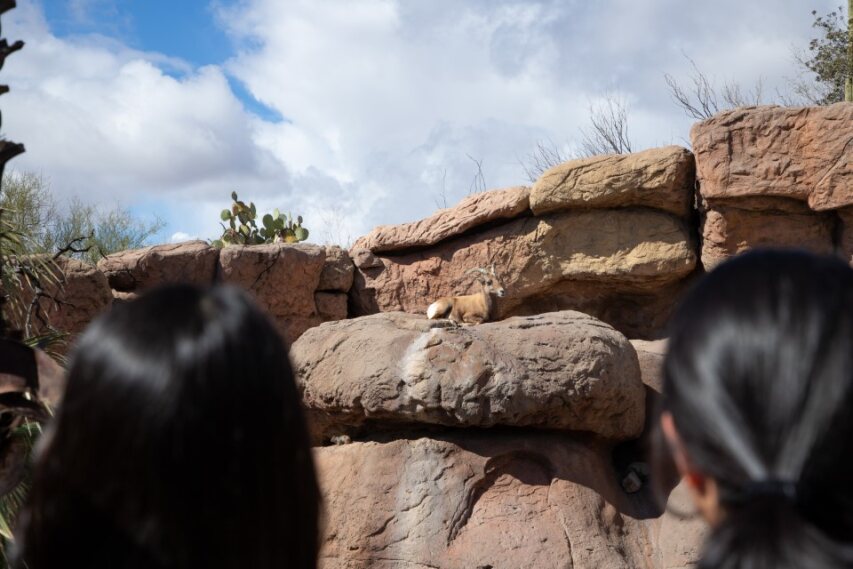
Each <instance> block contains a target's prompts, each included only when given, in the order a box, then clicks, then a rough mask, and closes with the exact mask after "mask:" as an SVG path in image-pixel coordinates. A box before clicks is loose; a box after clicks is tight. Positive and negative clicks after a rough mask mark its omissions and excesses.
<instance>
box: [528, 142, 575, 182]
mask: <svg viewBox="0 0 853 569" xmlns="http://www.w3.org/2000/svg"><path fill="white" fill-rule="evenodd" d="M568 159H569V156H567V155H565V154H563V152H561V151H560V149H559V148H558V147H557V145H556V144H554V142H553V141H551V140H548V141H547V142H545V141H542V140H540V141H539V142H537V143H536V148H534V149H533V152H531V153H530V154H528V155H527V157H526V159H525V160H519V163H520V164H521V167H522V168H524V174H525V175H526V176H527V180H528V181H529V182H530V183H531V184H532V183H534V182H535V181H536V180H538V179H539V177H540V176H541V175H542V174H544V173H545V171H546V170H549V169H551V168H553V167H554V166H556V165H557V164H562V163H563V162H565V161H566V160H568Z"/></svg>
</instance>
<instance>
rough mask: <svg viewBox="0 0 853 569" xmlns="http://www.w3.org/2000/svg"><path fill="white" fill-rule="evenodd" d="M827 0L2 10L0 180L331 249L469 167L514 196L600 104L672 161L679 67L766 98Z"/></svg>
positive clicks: (468, 185) (458, 185)
mask: <svg viewBox="0 0 853 569" xmlns="http://www.w3.org/2000/svg"><path fill="white" fill-rule="evenodd" d="M144 2H149V4H148V5H147V10H148V13H146V14H142V13H141V11H140V10H141V9H140V6H142V5H144ZM185 2H188V3H187V4H185ZM60 3H61V5H60ZM141 3H142V4H141ZM838 3H839V0H820V1H818V0H813V1H809V0H749V1H744V0H714V1H713V2H685V1H684V0H600V1H593V0H562V1H557V0H538V1H534V0H287V1H285V0H230V1H228V0H220V1H216V2H202V1H201V0H192V1H190V0H181V2H180V3H179V2H172V4H178V5H179V6H183V7H180V8H169V7H168V6H169V2H163V1H159V0H157V1H155V0H43V1H37V0H19V1H18V5H19V6H18V8H17V9H15V10H12V11H11V12H7V14H6V15H5V16H4V17H3V24H4V25H3V35H4V36H5V37H7V38H8V39H9V40H10V41H14V40H17V39H23V40H25V41H26V42H27V45H26V47H25V48H24V50H23V51H21V52H18V53H16V54H15V55H13V56H11V57H10V58H9V59H8V60H7V62H6V65H5V67H4V69H3V71H2V75H0V79H2V82H3V83H8V84H9V85H10V86H11V88H12V91H11V92H10V93H9V94H7V95H4V96H3V97H2V98H0V108H2V111H3V134H4V135H5V136H6V137H7V138H9V139H11V140H15V141H18V142H23V143H24V144H25V145H26V147H27V153H26V154H24V155H23V156H21V157H19V158H16V159H15V160H14V161H13V162H11V163H10V165H9V168H10V169H13V170H26V171H34V172H37V173H40V174H43V175H44V176H45V177H46V178H47V179H49V181H50V183H51V187H52V190H53V192H54V193H55V194H56V195H57V196H59V197H60V198H61V199H67V198H69V197H70V196H78V197H79V198H80V199H82V200H83V201H85V202H98V203H104V204H106V205H114V204H120V205H123V206H128V207H131V208H132V210H133V211H134V212H135V213H137V214H138V215H140V216H143V217H146V216H152V215H154V214H157V215H159V216H161V217H162V218H163V219H164V220H165V221H166V223H167V225H166V227H165V229H164V230H163V231H162V232H161V234H160V235H158V236H157V240H158V241H161V242H164V241H169V240H181V239H185V238H188V237H191V236H192V237H196V236H198V237H202V238H211V237H214V236H216V235H217V229H218V228H219V225H218V217H219V211H220V210H221V209H222V208H224V207H227V205H228V203H229V201H230V199H229V194H230V193H231V191H232V190H237V191H238V192H239V194H240V196H241V198H243V197H245V198H247V199H252V200H254V201H255V202H256V204H257V205H258V207H259V209H261V210H271V209H272V208H273V207H278V208H280V209H281V210H282V211H292V212H293V213H294V215H296V213H300V214H302V215H303V216H304V218H305V224H306V225H307V226H308V228H309V229H310V230H311V231H312V236H311V241H314V242H318V243H323V242H338V243H343V244H346V243H347V242H350V241H352V240H354V239H355V238H356V237H358V236H359V235H362V234H364V233H366V232H368V231H369V230H370V229H371V228H372V227H374V226H375V225H379V224H393V223H401V222H405V221H411V220H415V219H419V218H421V217H425V216H427V215H429V214H430V213H432V212H433V211H434V210H435V209H436V208H437V207H438V205H440V204H441V205H443V203H444V202H445V201H446V203H447V204H448V205H452V204H453V203H455V202H457V201H458V200H459V199H461V198H462V197H464V196H465V195H467V194H468V193H469V192H470V191H471V190H472V187H474V186H475V185H476V184H475V182H474V180H475V175H476V174H477V168H478V166H477V162H479V164H480V165H481V167H482V174H483V178H484V181H485V185H486V186H487V187H488V188H498V187H506V186H513V185H518V184H525V183H528V180H527V179H526V175H525V171H524V168H523V166H522V163H523V162H524V161H525V158H526V157H527V156H528V155H529V154H530V152H532V151H533V149H534V147H535V146H536V144H537V142H540V141H544V142H546V143H547V144H555V145H557V146H559V147H561V149H562V150H563V151H564V152H571V150H572V149H573V148H574V147H575V145H577V143H578V139H579V138H580V133H579V131H578V129H579V128H581V127H585V126H587V123H588V116H589V107H590V105H595V104H596V103H597V102H599V101H601V100H602V99H603V98H604V97H606V96H608V95H612V96H616V97H619V98H621V99H623V100H624V101H625V102H626V103H627V106H628V108H629V122H628V124H629V134H630V137H631V139H632V142H633V144H634V148H635V150H637V149H642V148H648V147H653V146H662V145H666V144H681V145H685V146H686V145H688V140H689V129H690V125H691V124H692V122H693V120H692V119H690V118H688V117H686V116H685V115H684V114H683V112H682V111H681V110H680V109H679V108H678V107H676V106H675V104H674V103H673V102H672V100H671V99H670V96H669V94H668V91H667V88H666V84H665V82H664V74H665V73H669V74H671V75H673V76H675V77H676V78H678V79H680V80H681V81H682V83H684V84H687V83H688V82H689V73H690V63H689V62H688V60H687V59H686V58H685V57H684V54H686V55H688V56H689V57H691V58H692V59H693V60H694V61H695V62H696V63H697V65H698V66H699V67H700V68H701V69H702V70H703V71H704V72H705V73H706V74H707V75H708V76H709V77H710V78H712V79H715V80H717V81H720V82H722V81H724V80H726V81H736V82H740V83H741V84H742V85H744V86H746V87H751V86H753V85H754V84H755V82H756V80H758V79H759V78H760V79H761V80H762V82H763V84H764V91H765V93H766V94H767V96H768V98H773V97H774V96H775V94H776V90H777V89H781V90H784V89H785V87H786V86H787V84H788V83H789V80H790V79H792V78H795V77H796V76H797V75H798V73H799V71H798V69H797V67H796V66H795V64H794V60H793V51H794V50H796V49H805V48H806V46H807V45H808V41H809V39H810V38H811V37H812V35H813V31H812V28H811V23H812V16H811V14H810V12H811V10H813V9H817V10H818V11H819V12H821V13H826V12H828V11H829V10H831V9H832V8H833V7H835V6H837V5H838ZM189 4H192V5H193V9H192V11H189V10H188V9H187V8H186V6H188V5H189ZM199 5H204V6H199ZM140 30H145V31H144V33H143V31H140ZM152 30H153V31H152ZM176 34H177V35H176Z"/></svg>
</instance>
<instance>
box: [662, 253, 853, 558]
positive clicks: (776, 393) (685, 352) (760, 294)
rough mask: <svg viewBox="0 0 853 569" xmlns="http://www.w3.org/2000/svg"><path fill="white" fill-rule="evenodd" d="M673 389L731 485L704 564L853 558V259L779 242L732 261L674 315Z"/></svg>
mask: <svg viewBox="0 0 853 569" xmlns="http://www.w3.org/2000/svg"><path fill="white" fill-rule="evenodd" d="M663 392H664V398H663V408H664V410H666V411H667V412H669V413H670V414H671V415H672V419H673V422H674V425H675V427H676V428H677V431H678V438H679V439H680V442H681V444H682V446H683V448H684V453H685V454H686V455H687V457H688V458H689V462H690V464H691V467H692V468H694V469H696V471H697V472H700V473H702V474H703V475H705V476H707V477H708V478H709V479H712V480H714V481H715V482H716V485H717V488H718V489H719V490H720V496H719V506H720V512H721V516H720V522H719V524H718V525H717V526H716V527H715V528H713V531H712V533H711V535H710V537H709V538H708V541H707V543H706V546H705V553H704V556H703V559H702V561H701V562H700V563H699V565H698V567H699V569H712V568H713V569H842V568H847V569H853V553H851V550H852V549H853V483H852V482H851V481H853V460H850V457H849V454H850V453H849V452H848V449H849V448H850V441H851V439H853V413H851V411H850V410H851V409H853V269H851V267H850V266H849V265H847V264H846V263H845V262H843V261H841V260H840V259H837V258H833V257H819V256H816V255H812V254H809V253H804V252H794V251H779V250H775V251H770V250H765V251H752V252H750V253H746V254H744V255H741V256H739V257H736V258H734V259H731V260H728V261H726V262H724V263H722V264H721V265H720V266H718V267H717V268H716V269H714V270H713V271H712V272H711V273H709V274H708V275H707V276H706V277H705V278H703V279H702V280H701V281H700V282H699V283H698V284H697V286H696V287H695V288H694V289H693V290H692V291H691V292H690V294H689V295H688V296H687V297H686V298H685V299H684V301H683V302H682V304H681V306H680V307H679V309H678V310H677V312H676V314H675V316H674V318H673V320H672V321H671V323H670V342H669V347H668V350H667V355H666V359H665V362H664V389H663ZM744 481H747V482H746V485H744ZM749 481H751V482H749ZM794 481H796V482H794Z"/></svg>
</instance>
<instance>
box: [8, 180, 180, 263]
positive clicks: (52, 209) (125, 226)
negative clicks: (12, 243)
mask: <svg viewBox="0 0 853 569" xmlns="http://www.w3.org/2000/svg"><path fill="white" fill-rule="evenodd" d="M2 185H3V192H2V193H0V207H2V208H3V209H4V210H5V217H6V221H7V223H8V224H11V225H12V226H14V227H15V228H16V230H17V231H18V232H19V233H20V234H21V235H22V237H25V239H24V242H23V243H22V244H21V246H22V251H21V252H22V253H24V254H33V253H38V254H46V255H55V254H56V253H57V252H59V251H62V254H64V255H68V256H71V257H74V258H77V259H80V260H82V261H86V262H89V263H92V264H94V263H97V262H98V260H99V259H100V258H101V257H104V256H106V255H109V254H111V253H115V252H118V251H124V250H125V249H137V248H139V247H142V246H144V245H145V244H146V243H147V242H148V240H149V239H150V238H151V237H152V236H154V235H155V234H156V233H157V232H158V231H160V230H161V229H162V228H163V226H164V223H163V221H162V220H160V219H159V218H155V219H154V220H153V221H150V222H149V221H148V220H145V219H141V218H140V217H138V216H136V215H135V214H133V213H132V212H131V211H130V210H129V209H127V208H124V207H121V206H120V205H116V206H115V207H113V208H101V207H96V206H94V205H91V204H86V203H83V202H82V201H81V200H79V199H78V198H71V199H70V200H68V201H67V202H64V203H60V202H58V201H57V200H56V198H55V197H54V194H53V192H52V191H51V189H50V182H49V180H47V179H46V178H45V177H43V176H40V175H37V174H33V173H31V172H9V173H6V174H4V175H3V182H2ZM70 243H73V244H74V246H73V247H69V246H68V245H69V244H70Z"/></svg>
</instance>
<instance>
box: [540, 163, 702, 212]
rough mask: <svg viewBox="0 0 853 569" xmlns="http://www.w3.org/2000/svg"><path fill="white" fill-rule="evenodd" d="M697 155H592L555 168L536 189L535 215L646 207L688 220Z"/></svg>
mask: <svg viewBox="0 0 853 569" xmlns="http://www.w3.org/2000/svg"><path fill="white" fill-rule="evenodd" d="M694 175H695V166H694V163H693V155H692V154H690V151H689V150H687V149H686V148H682V147H680V146H667V147H664V148H652V149H650V150H644V151H643V152H636V153H634V154H622V155H609V156H593V157H591V158H583V159H580V160H570V161H568V162H565V163H564V164H560V165H559V166H556V167H554V168H551V169H550V170H548V171H547V172H545V173H544V174H543V175H542V177H540V178H539V179H538V180H537V181H536V183H535V184H534V185H533V189H532V190H531V192H530V209H531V210H533V213H534V214H536V215H543V214H546V213H550V212H553V211H557V210H565V209H577V208H618V207H648V208H652V209H657V210H660V211H665V212H669V213H673V214H675V215H677V216H680V217H687V216H689V215H690V213H691V212H692V210H693V181H694Z"/></svg>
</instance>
